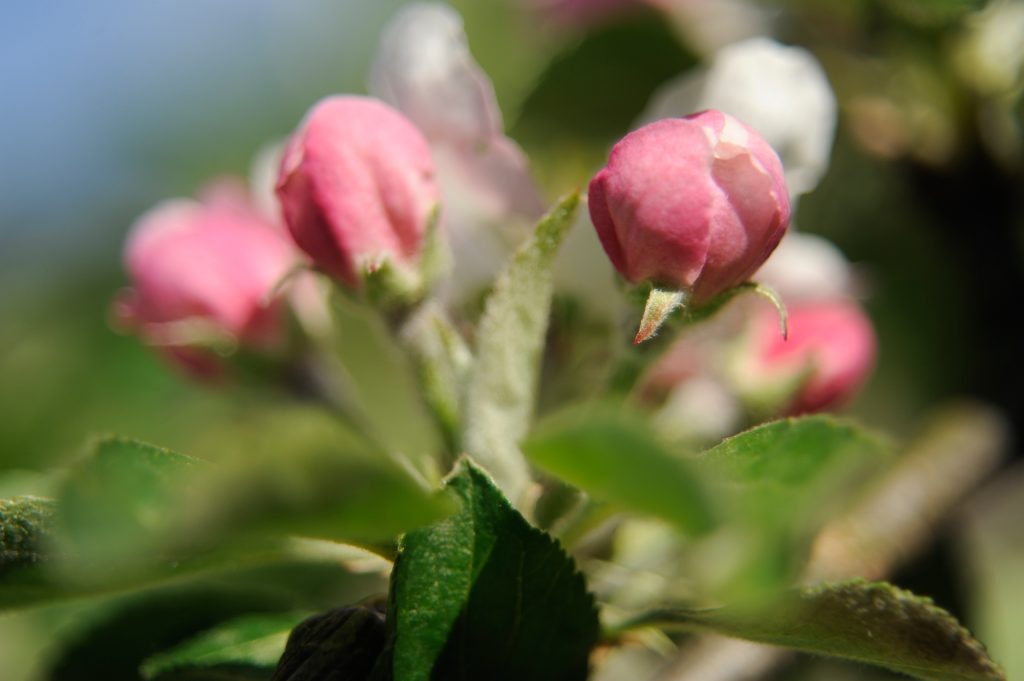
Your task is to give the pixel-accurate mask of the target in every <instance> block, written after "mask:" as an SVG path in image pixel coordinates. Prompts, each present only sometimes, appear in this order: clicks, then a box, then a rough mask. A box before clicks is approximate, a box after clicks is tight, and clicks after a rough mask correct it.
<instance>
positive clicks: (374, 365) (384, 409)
mask: <svg viewBox="0 0 1024 681" xmlns="http://www.w3.org/2000/svg"><path fill="white" fill-rule="evenodd" d="M331 314H332V316H333V319H334V322H335V325H336V327H337V334H336V335H337V339H338V342H337V343H336V345H335V348H334V349H335V352H336V359H337V360H338V361H340V363H341V366H326V367H322V368H321V369H320V371H326V372H328V373H329V374H330V375H332V376H334V375H343V376H344V379H345V380H344V385H342V386H341V387H340V389H341V392H343V393H344V395H343V396H342V397H343V400H344V401H345V402H346V403H347V405H346V406H347V407H348V408H349V409H350V410H351V411H352V412H353V415H354V416H355V417H356V420H357V426H358V429H360V430H363V431H368V432H367V433H366V434H368V435H370V436H371V437H372V438H374V439H375V440H377V441H379V442H381V443H382V444H383V445H384V447H385V448H386V449H387V450H388V452H389V453H392V454H397V455H398V456H401V457H404V458H405V459H406V460H408V461H410V462H411V463H412V464H413V466H414V467H415V469H416V470H417V471H419V472H420V473H421V474H423V475H427V476H433V478H434V480H437V479H438V478H439V477H440V476H439V475H438V474H437V473H436V472H435V471H434V470H433V465H434V464H433V455H434V453H435V452H436V451H437V450H438V448H439V446H440V441H439V439H438V432H437V429H436V428H435V427H434V424H433V423H432V421H431V419H430V416H429V415H428V414H427V411H426V409H425V408H424V404H423V401H422V399H421V398H420V395H419V384H418V381H417V377H416V370H415V368H414V367H413V366H412V364H411V363H410V362H409V359H408V357H406V353H405V352H404V351H403V350H402V348H401V347H399V344H398V343H397V342H396V340H395V337H394V334H393V333H392V329H390V328H389V327H388V325H387V324H386V323H385V321H384V320H383V319H382V317H381V315H380V313H379V312H378V311H377V310H374V309H373V308H372V307H370V306H369V305H368V304H366V303H365V302H360V301H357V300H353V299H352V298H351V297H348V296H345V295H342V294H340V293H339V294H336V295H332V296H331Z"/></svg>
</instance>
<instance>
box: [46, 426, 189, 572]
mask: <svg viewBox="0 0 1024 681" xmlns="http://www.w3.org/2000/svg"><path fill="white" fill-rule="evenodd" d="M205 467H206V466H205V464H204V462H202V461H200V460H199V459H193V458H192V457H188V456H182V455H181V454H176V453H174V452H172V451H170V450H167V449H160V448H158V447H153V446H151V445H147V444H143V443H141V442H135V441H133V440H128V439H124V438H118V437H110V438H105V439H102V440H100V441H99V442H97V443H96V445H95V447H94V448H93V450H92V452H91V454H90V455H89V456H88V457H87V458H86V459H85V460H84V461H82V462H81V463H80V464H79V465H78V466H77V467H76V468H75V469H74V471H73V472H72V473H71V474H69V476H68V478H67V480H66V482H65V484H64V486H63V488H62V489H61V490H60V493H59V495H58V499H57V512H56V515H55V518H54V533H55V537H56V540H57V546H58V548H59V550H60V552H61V553H62V554H64V557H65V558H66V559H67V562H68V567H69V568H71V569H73V570H75V571H81V572H93V571H96V572H99V573H103V572H106V571H107V570H109V569H111V568H113V567H117V568H118V570H122V569H125V570H127V569H130V568H132V567H135V566H136V565H137V564H138V563H140V562H149V561H150V559H151V558H149V557H151V556H153V555H154V554H155V552H157V551H159V549H160V544H161V542H162V540H163V539H164V538H165V537H166V536H167V534H168V532H169V531H170V529H171V527H172V524H173V521H174V518H175V516H176V515H177V510H178V508H179V506H180V504H181V503H182V501H183V499H184V497H185V493H184V490H185V488H186V487H187V486H188V485H189V484H190V481H191V480H192V479H193V478H194V476H195V474H196V473H197V472H198V471H199V469H202V468H205Z"/></svg>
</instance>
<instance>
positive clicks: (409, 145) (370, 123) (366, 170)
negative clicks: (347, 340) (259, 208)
mask: <svg viewBox="0 0 1024 681" xmlns="http://www.w3.org/2000/svg"><path fill="white" fill-rule="evenodd" d="M277 195H278V198H279V199H280V200H281V206H282V211H283V215H284V220H285V223H286V224H287V225H288V230H289V231H290V232H291V235H292V237H293V238H294V240H295V243H297V244H298V245H299V247H300V248H301V249H302V250H303V251H305V252H306V254H308V255H309V257H310V258H311V259H312V260H313V263H314V264H315V265H316V266H317V267H318V268H320V269H322V270H324V271H325V272H327V273H328V274H329V275H331V276H332V277H334V278H335V279H337V280H338V281H340V282H342V283H343V284H345V285H346V286H349V287H351V288H360V287H361V286H362V284H363V282H364V280H365V277H366V276H367V275H368V274H370V273H373V272H374V271H376V270H378V269H380V268H381V267H385V266H386V267H388V268H392V269H394V270H395V271H397V272H398V273H400V274H401V275H402V276H404V277H406V278H409V279H415V278H417V273H416V268H417V266H418V264H419V259H420V255H421V252H422V250H423V247H424V238H425V236H426V232H427V227H428V223H429V222H430V220H431V216H432V214H433V212H434V211H435V210H436V208H437V205H438V190H437V186H436V184H435V181H434V164H433V161H432V159H431V156H430V148H429V147H428V146H427V142H426V140H425V139H424V137H423V135H422V134H421V133H420V131H419V130H418V129H417V128H416V127H415V126H414V125H413V124H412V123H410V122H409V121H408V120H407V119H406V118H405V117H404V116H402V114H400V113H399V112H398V111H396V110H394V109H393V108H391V107H390V106H388V105H387V104H384V103H383V102H380V101H378V100H375V99H372V98H369V97H357V96H334V97H328V98H326V99H324V100H322V101H320V102H319V103H318V104H316V105H315V106H314V107H313V108H312V109H311V110H310V111H309V113H308V114H307V115H306V118H305V120H304V121H303V122H302V124H301V125H300V126H299V129H298V130H297V131H296V132H295V134H294V135H293V136H292V138H291V139H290V140H289V142H288V146H287V148H286V150H285V153H284V158H283V159H282V162H281V171H280V175H279V177H278V182H277Z"/></svg>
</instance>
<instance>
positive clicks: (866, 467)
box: [697, 416, 890, 600]
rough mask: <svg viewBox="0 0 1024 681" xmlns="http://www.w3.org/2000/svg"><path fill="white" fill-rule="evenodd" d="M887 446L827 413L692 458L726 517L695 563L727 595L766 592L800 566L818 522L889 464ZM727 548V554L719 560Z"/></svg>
mask: <svg viewBox="0 0 1024 681" xmlns="http://www.w3.org/2000/svg"><path fill="white" fill-rule="evenodd" d="M889 454H890V447H889V446H888V444H887V443H886V442H885V441H883V440H881V439H879V438H878V437H876V436H874V435H873V434H871V433H868V432H866V431H864V430H863V429H861V428H859V427H858V426H855V425H853V424H851V423H847V422H844V421H841V420H838V419H835V418H832V417H829V416H808V417H803V418H796V419H784V420H781V421H775V422H772V423H767V424H764V425H761V426H758V427H756V428H753V429H751V430H748V431H746V432H744V433H741V434H739V435H736V436H734V437H731V438H728V439H726V440H724V441H723V442H722V443H721V444H719V445H718V446H716V447H714V448H712V449H710V450H708V451H706V452H705V453H704V454H702V455H701V456H700V457H699V458H698V460H697V461H698V463H699V464H700V465H701V467H702V468H703V469H704V470H703V471H702V473H704V475H705V477H706V478H707V479H708V480H710V481H714V482H717V496H718V498H719V499H721V502H722V503H721V506H722V508H723V510H724V512H725V514H726V515H727V516H729V517H730V518H731V522H729V523H727V524H726V527H727V528H728V531H727V532H726V533H725V534H723V535H722V536H721V537H718V543H717V544H714V545H709V546H708V547H707V548H708V550H707V553H706V555H705V556H704V557H703V558H701V557H698V561H702V560H709V561H711V562H710V563H708V564H706V565H705V566H704V568H703V569H702V572H703V573H704V574H707V575H709V576H710V577H711V579H712V580H713V582H714V585H713V586H711V588H713V589H715V590H719V593H720V594H721V595H723V596H725V597H726V598H728V599H730V600H742V599H747V598H757V597H760V596H765V595H771V594H773V593H774V592H776V591H777V590H778V589H779V588H781V587H782V586H783V585H784V584H785V583H787V582H788V581H789V580H792V579H793V578H794V577H796V575H797V574H798V572H799V571H800V569H801V568H802V566H803V565H804V563H805V561H806V558H807V553H808V551H809V548H810V543H811V540H812V538H813V536H814V535H815V533H816V532H817V531H818V530H819V529H820V528H821V526H822V525H823V524H824V523H825V522H826V521H828V520H829V519H831V518H832V517H834V516H835V515H836V514H838V513H839V512H841V511H843V510H844V509H845V508H847V507H848V506H849V505H850V504H851V503H852V501H853V499H854V498H855V497H856V496H857V495H858V494H859V493H860V491H861V490H862V489H863V487H864V485H865V484H866V483H867V482H868V481H869V480H871V479H872V476H875V475H877V474H878V473H880V472H881V470H883V469H884V467H885V466H886V465H887V464H888V463H889V460H890V459H889ZM726 555H731V556H732V561H731V562H730V563H728V564H725V563H724V562H723V556H726Z"/></svg>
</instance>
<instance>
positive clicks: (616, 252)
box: [590, 111, 789, 303]
mask: <svg viewBox="0 0 1024 681" xmlns="http://www.w3.org/2000/svg"><path fill="white" fill-rule="evenodd" d="M590 217H591V219H592V221H593V223H594V227H595V228H596V229H597V234H598V237H600V239H601V244H602V245H603V246H604V250H605V252H606V253H607V254H608V257H609V258H610V259H611V261H612V264H614V265H615V268H616V269H617V270H618V271H619V273H620V274H622V276H623V277H625V278H626V279H627V280H629V281H630V282H633V283H636V282H640V281H653V282H655V283H656V284H658V285H661V286H663V287H666V288H673V289H680V290H686V291H689V292H690V294H691V296H692V301H693V302H697V303H700V302H705V301H707V300H708V299H710V298H712V297H714V296H715V295H717V294H718V293H721V292H723V291H725V290H727V289H730V288H732V287H734V286H737V285H738V284H741V283H743V282H744V281H746V280H747V279H748V278H749V277H750V276H751V275H752V274H753V273H754V272H755V271H757V269H758V267H760V266H761V263H763V262H764V261H765V259H766V258H767V257H768V255H769V254H770V253H771V252H772V250H773V249H774V248H775V246H776V245H777V244H778V243H779V240H780V239H781V238H782V235H783V234H784V233H785V231H786V226H787V224H788V223H789V194H788V192H787V191H786V183H785V179H784V176H783V172H782V164H781V163H780V161H779V157H778V156H777V155H776V154H775V152H774V151H773V150H772V148H771V147H770V146H768V144H767V143H766V142H765V141H764V140H763V139H762V138H761V136H760V135H758V134H757V133H756V132H755V131H754V130H753V129H751V128H749V127H748V126H746V125H744V124H743V123H741V122H740V121H738V120H736V119H735V118H733V117H732V116H729V115H728V114H724V113H722V112H720V111H704V112H702V113H698V114H694V115H692V116H687V117H686V118H671V119H665V120H661V121H656V122H654V123H651V124H650V125H646V126H644V127H642V128H640V129H639V130H636V131H634V132H632V133H630V134H628V135H626V136H625V137H624V138H623V139H622V140H620V141H619V142H618V144H616V145H615V147H614V148H613V149H612V152H611V157H610V159H609V161H608V165H607V166H606V167H605V168H603V169H602V170H601V171H600V172H599V173H598V174H597V176H596V177H594V179H593V180H592V181H591V183H590Z"/></svg>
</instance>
